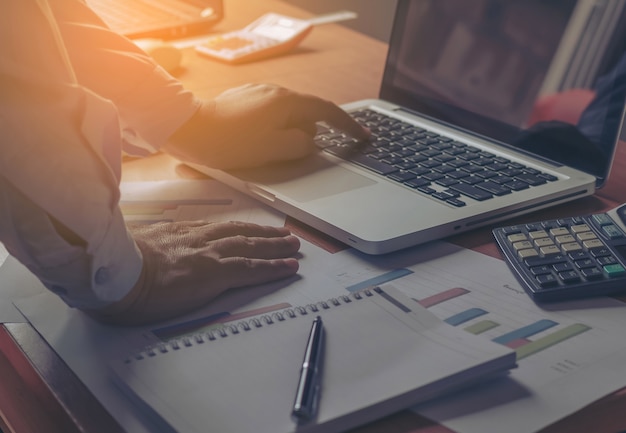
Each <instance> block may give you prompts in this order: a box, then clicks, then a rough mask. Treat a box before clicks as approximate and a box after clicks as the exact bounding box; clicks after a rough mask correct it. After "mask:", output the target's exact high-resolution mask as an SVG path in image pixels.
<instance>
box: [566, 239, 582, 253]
mask: <svg viewBox="0 0 626 433" xmlns="http://www.w3.org/2000/svg"><path fill="white" fill-rule="evenodd" d="M561 249H562V250H563V252H564V253H569V252H570V251H577V250H582V249H583V247H581V246H580V244H579V243H578V242H570V243H567V244H563V245H561Z"/></svg>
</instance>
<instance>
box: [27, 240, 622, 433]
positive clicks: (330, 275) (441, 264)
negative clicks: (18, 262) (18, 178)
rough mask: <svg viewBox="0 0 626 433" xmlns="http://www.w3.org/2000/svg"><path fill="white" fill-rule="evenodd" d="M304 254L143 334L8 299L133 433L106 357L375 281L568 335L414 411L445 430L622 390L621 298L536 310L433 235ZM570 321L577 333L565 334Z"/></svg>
mask: <svg viewBox="0 0 626 433" xmlns="http://www.w3.org/2000/svg"><path fill="white" fill-rule="evenodd" d="M302 256H303V258H302V260H301V271H300V275H299V277H297V278H293V279H292V280H290V281H283V282H279V283H274V284H270V285H265V286H261V287H258V288H249V289H242V290H237V291H233V292H231V293H228V294H227V295H226V296H224V297H222V298H221V299H220V300H219V301H217V302H216V303H214V304H213V305H211V306H210V307H209V308H206V309H204V310H202V311H199V312H197V313H196V314H194V315H191V316H188V317H185V318H182V319H181V320H178V321H170V322H169V323H163V324H158V325H154V326H151V327H144V328H141V329H139V328H133V329H115V328H108V327H103V326H101V325H98V324H95V323H93V322H92V321H90V320H89V319H87V318H85V317H84V316H83V315H82V314H81V313H80V312H77V311H72V310H70V309H68V308H67V307H66V306H65V305H64V304H63V303H62V302H57V301H56V298H54V297H53V296H52V295H50V294H48V293H46V294H44V295H41V296H39V297H35V298H30V299H27V300H21V301H18V306H19V308H20V310H21V311H22V312H23V313H24V314H25V315H26V317H28V319H29V320H30V321H31V323H32V324H33V325H34V326H35V328H36V329H37V330H38V331H39V332H40V333H42V335H43V336H44V337H45V338H46V340H47V341H48V342H49V343H50V344H51V345H52V347H54V348H55V350H57V352H58V353H59V354H60V355H61V357H62V358H63V359H64V360H65V361H66V362H67V363H68V365H69V366H70V367H71V368H72V369H73V370H74V371H75V372H76V373H77V375H78V376H79V377H80V378H81V379H82V380H83V381H84V382H85V383H86V384H87V386H88V387H89V388H90V389H91V390H92V391H93V392H94V394H95V395H96V396H98V398H100V399H101V401H102V402H103V404H105V406H106V407H107V408H108V409H109V410H110V411H111V413H112V414H113V415H114V416H115V417H116V418H117V419H118V420H119V421H120V422H121V423H122V424H123V425H124V427H125V428H127V429H128V431H131V432H134V431H138V432H139V431H141V432H143V431H145V430H143V429H145V426H143V425H142V424H141V423H140V422H138V421H137V418H136V417H137V414H136V413H133V412H132V411H130V409H129V407H128V405H127V404H124V402H123V401H122V402H120V396H119V395H118V394H117V392H116V390H115V389H114V388H113V387H112V386H111V384H110V383H109V382H107V376H106V375H105V372H106V366H105V359H106V354H107V353H121V352H123V351H125V350H127V349H129V348H130V347H133V346H135V347H136V346H140V345H143V344H145V343H149V342H153V341H154V339H155V338H157V336H160V337H161V338H169V337H172V336H178V335H183V334H184V333H186V332H190V331H193V330H195V329H198V326H200V327H201V326H202V318H204V317H207V316H210V315H214V314H217V313H219V312H220V311H228V312H230V313H231V314H236V313H240V314H245V312H247V311H250V310H253V309H256V308H270V309H271V308H272V307H273V306H275V305H278V304H280V303H284V302H287V303H293V304H294V305H296V304H301V303H303V302H306V301H307V300H319V299H325V298H328V297H332V296H337V295H340V294H344V293H346V290H348V289H357V288H359V287H362V286H363V285H369V284H374V283H375V284H385V283H388V282H390V283H392V284H393V285H394V286H395V287H397V288H399V289H400V290H402V291H403V292H405V293H406V294H408V295H409V296H411V297H413V298H414V299H416V300H418V301H420V303H426V304H430V306H429V307H428V308H429V310H431V311H432V312H433V313H435V314H436V315H437V316H439V317H440V318H442V319H444V320H446V319H447V320H449V321H450V320H451V319H452V318H455V320H456V321H457V322H458V321H459V320H465V321H463V322H462V323H460V324H459V325H457V326H463V327H468V326H476V327H480V326H481V324H479V322H483V323H482V324H484V323H485V322H486V321H490V322H493V323H492V324H491V326H494V325H493V324H495V325H497V326H494V327H492V328H491V329H489V330H487V331H485V332H484V333H483V334H482V335H483V336H484V337H485V338H497V337H501V336H503V335H505V334H506V333H508V332H512V331H515V330H520V329H524V328H525V327H527V326H529V325H530V326H531V327H535V328H538V329H541V331H540V332H538V333H535V334H533V335H528V336H526V337H525V340H527V341H526V343H531V342H532V341H535V340H539V339H540V338H542V337H548V338H553V339H554V338H555V335H556V336H558V335H559V334H558V333H559V332H560V333H563V332H564V333H565V334H566V335H569V336H570V338H561V339H560V340H559V341H557V342H552V343H551V344H549V345H548V347H545V348H543V349H541V350H538V351H537V352H536V353H534V354H531V355H528V356H526V357H525V358H523V359H521V360H520V361H519V368H517V369H516V370H514V371H513V372H512V374H511V375H510V376H509V377H507V378H505V379H502V380H498V381H495V382H491V383H487V384H484V385H481V386H479V387H475V388H473V389H470V390H468V391H466V392H463V393H460V394H457V395H456V396H454V397H448V398H444V399H442V400H440V401H437V402H434V403H433V404H430V405H428V406H422V407H419V408H415V410H416V411H418V412H419V413H422V414H424V415H426V416H428V417H429V418H431V419H434V420H437V421H440V422H442V423H443V424H444V425H446V426H448V427H449V428H451V429H453V430H456V431H458V432H462V433H473V432H480V433H484V432H486V431H502V426H507V427H506V431H507V432H516V433H523V432H534V431H537V430H539V429H540V428H542V427H545V426H547V425H549V424H551V423H553V422H555V421H557V420H559V419H560V418H562V417H564V416H566V415H568V414H570V413H572V412H574V411H576V410H578V409H580V408H582V407H584V406H586V405H587V404H589V403H591V402H593V401H595V400H596V399H598V398H601V397H602V396H604V395H607V394H609V393H611V392H613V391H615V390H617V389H620V388H622V387H624V386H626V375H624V374H623V366H624V365H626V349H625V341H624V339H623V337H622V335H623V330H624V329H626V314H625V313H626V306H625V305H624V304H622V303H621V302H619V301H616V300H613V299H608V298H600V299H594V300H586V301H576V302H570V303H565V304H558V305H554V306H553V310H551V311H549V310H546V309H542V308H539V307H538V306H537V305H535V304H534V303H533V302H532V301H531V300H530V298H528V296H527V295H526V294H525V293H524V292H523V291H522V289H521V288H520V286H519V285H518V284H517V282H516V281H515V280H514V278H513V277H512V274H511V273H510V272H509V271H508V268H507V267H506V266H505V264H504V263H503V262H501V261H500V260H497V259H494V258H491V257H488V256H485V255H482V254H480V253H477V252H473V251H471V250H464V249H460V248H458V247H455V246H452V245H450V244H446V243H443V242H435V243H431V244H428V245H425V246H422V247H417V248H413V249H409V250H406V251H402V252H399V253H394V254H390V255H386V256H382V257H371V256H366V255H363V254H361V253H358V252H356V251H354V250H346V251H343V252H340V253H337V254H329V253H326V252H324V251H322V250H320V249H319V248H317V247H314V246H312V245H310V244H308V243H307V242H304V241H303V248H302ZM320 270H324V271H323V272H321V271H320ZM472 314H473V315H474V316H473V318H471V319H468V318H469V317H472ZM214 317H215V316H214ZM459 317H460V318H461V319H459ZM463 318H465V319H463ZM176 325H179V326H176ZM192 325H193V326H192ZM572 326H573V327H575V328H576V327H577V328H576V329H578V333H575V332H571V329H574V328H572ZM553 334H554V335H553ZM522 340H524V338H518V339H517V340H516V344H521V345H523V344H524V341H522ZM557 340H558V339H557ZM86 347H87V348H91V349H89V350H85V348H86ZM416 368H418V367H416ZM564 396H567V398H564Z"/></svg>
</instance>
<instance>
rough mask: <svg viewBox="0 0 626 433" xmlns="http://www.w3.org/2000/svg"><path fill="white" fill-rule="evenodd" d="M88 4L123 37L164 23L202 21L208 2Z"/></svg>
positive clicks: (107, 0) (104, 0)
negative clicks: (204, 8)
mask: <svg viewBox="0 0 626 433" xmlns="http://www.w3.org/2000/svg"><path fill="white" fill-rule="evenodd" d="M87 4H88V5H89V6H91V7H93V8H94V9H95V10H96V12H97V13H98V14H99V15H101V16H102V18H103V19H104V20H105V21H106V23H107V24H108V25H109V26H110V27H111V28H114V29H115V30H116V31H118V32H120V33H122V34H125V33H127V32H132V31H135V30H137V28H142V29H143V28H150V27H151V26H154V25H160V24H163V23H168V24H169V25H174V24H176V23H177V22H187V21H189V20H190V19H193V20H196V19H198V18H199V11H200V10H202V8H203V7H206V2H202V1H199V0H192V1H189V2H181V1H175V0H160V1H158V2H153V1H151V0H133V1H130V0H128V1H125V2H119V1H111V0H87Z"/></svg>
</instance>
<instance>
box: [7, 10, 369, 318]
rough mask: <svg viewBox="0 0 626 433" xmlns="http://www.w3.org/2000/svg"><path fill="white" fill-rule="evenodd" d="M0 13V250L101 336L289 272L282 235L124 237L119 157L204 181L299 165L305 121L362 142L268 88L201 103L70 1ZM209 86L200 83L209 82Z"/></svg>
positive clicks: (300, 98)
mask: <svg viewBox="0 0 626 433" xmlns="http://www.w3.org/2000/svg"><path fill="white" fill-rule="evenodd" d="M2 9H3V11H2V14H0V74H1V77H0V86H1V95H2V97H1V106H0V137H1V138H0V140H1V147H0V241H1V242H2V243H4V245H5V246H6V248H7V249H8V251H9V252H10V253H11V254H12V255H13V256H14V257H16V258H17V259H18V260H19V261H20V262H21V263H23V264H24V265H25V266H26V267H27V268H28V269H29V270H30V271H32V272H33V273H34V274H35V275H36V276H37V277H38V278H39V279H40V280H41V281H42V282H43V284H44V285H45V286H46V287H47V288H48V289H50V290H51V291H53V292H54V293H56V294H58V295H59V296H60V297H61V298H62V299H63V300H64V301H65V302H66V303H67V304H68V305H69V306H71V307H75V308H79V309H81V310H84V311H86V312H87V313H89V314H91V315H92V316H94V317H96V318H98V319H100V320H104V321H108V322H113V323H120V324H136V323H145V322H149V321H154V320H160V319H166V318H170V317H172V316H175V315H178V314H182V313H185V312H188V311H190V310H193V309H195V308H198V307H200V306H202V305H204V304H206V303H207V302H209V301H211V300H212V299H213V298H214V297H216V296H217V295H219V294H220V293H222V292H223V291H225V290H228V289H231V288H235V287H242V286H248V285H254V284H259V283H264V282H268V281H272V280H276V279H280V278H286V277H289V276H291V275H293V274H294V273H296V272H297V269H298V263H297V261H296V259H295V258H293V256H294V254H295V253H296V252H297V251H298V249H299V241H298V239H297V238H296V237H294V236H292V235H291V234H290V233H289V231H288V230H286V229H285V228H281V227H264V226H258V225H255V224H249V223H240V222H231V223H211V222H207V221H193V222H178V223H163V224H155V225H149V226H136V227H127V225H126V224H125V222H124V220H123V218H122V215H121V213H120V210H119V207H118V201H119V181H120V175H121V158H122V155H123V152H126V153H128V154H132V155H149V154H151V153H153V152H156V151H163V152H168V153H170V154H171V155H173V156H175V157H177V158H179V159H181V160H183V161H192V162H195V163H201V164H207V165H211V166H214V167H216V168H233V167H243V166H252V165H257V164H264V163H267V162H270V161H276V160H287V159H294V158H300V157H302V156H305V155H307V154H309V153H310V152H312V151H313V150H314V144H313V139H312V137H313V135H314V133H315V123H316V122H317V121H321V120H325V121H327V122H330V123H331V124H334V125H335V126H337V127H339V128H342V129H344V130H345V131H347V132H348V133H351V134H352V135H354V136H355V137H365V136H366V135H367V133H366V131H364V130H363V129H362V128H361V127H360V126H358V125H357V124H356V123H355V122H354V121H353V120H352V119H351V118H350V117H349V116H348V115H347V114H346V113H344V112H343V111H342V110H341V109H340V108H338V107H337V106H335V105H334V104H332V103H329V102H327V101H324V100H321V99H319V98H317V97H314V96H310V95H301V94H297V93H295V92H292V91H289V90H287V89H284V88H281V87H277V86H272V85H249V86H244V87H241V88H237V89H233V90H231V91H228V92H225V93H223V94H222V95H220V96H218V97H216V98H215V99H213V100H203V99H199V98H197V97H196V96H194V95H193V94H191V93H190V92H189V91H187V90H185V89H184V88H183V86H182V85H181V84H180V83H179V82H178V81H176V80H175V79H174V78H172V77H171V76H170V75H168V74H167V73H166V72H165V71H164V70H163V69H161V68H160V67H159V66H157V65H156V64H155V62H154V61H153V60H151V59H150V58H149V57H148V56H147V55H146V54H145V53H143V52H142V51H141V50H139V49H138V48H137V47H136V46H135V45H134V44H132V43H131V42H129V41H128V40H126V39H125V38H123V37H121V36H119V35H117V34H115V33H113V32H111V31H110V30H109V29H108V28H107V27H106V26H105V24H104V23H103V22H102V21H101V20H100V19H99V18H98V17H97V16H96V15H95V14H94V13H93V12H92V11H91V10H90V9H89V8H88V7H87V6H86V5H85V3H84V2H83V1H81V0H55V1H50V0H7V1H6V2H4V3H3V6H2ZM207 79H210V77H208V78H207Z"/></svg>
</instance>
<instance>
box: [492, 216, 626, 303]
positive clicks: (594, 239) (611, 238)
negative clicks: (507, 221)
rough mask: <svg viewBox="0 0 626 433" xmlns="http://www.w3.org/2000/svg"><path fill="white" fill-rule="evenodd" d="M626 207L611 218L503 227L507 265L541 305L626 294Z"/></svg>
mask: <svg viewBox="0 0 626 433" xmlns="http://www.w3.org/2000/svg"><path fill="white" fill-rule="evenodd" d="M625 221H626V204H622V205H621V206H618V207H616V208H614V209H612V210H610V211H608V212H606V213H597V214H591V215H586V216H577V217H571V218H561V219H555V220H546V221H540V222H535V223H531V224H521V225H513V226H508V227H499V228H496V229H494V230H493V235H494V237H495V239H496V241H497V243H498V246H499V247H500V250H501V251H502V253H503V255H504V258H505V261H506V262H507V263H508V265H509V266H510V268H511V269H512V270H513V273H514V274H515V276H516V277H517V279H518V280H519V281H520V283H521V284H522V286H523V287H524V289H525V290H526V292H527V293H528V294H529V295H530V296H531V297H532V298H533V299H535V300H537V301H564V300H569V299H573V298H582V297H589V296H603V295H616V294H620V293H624V294H626V223H625Z"/></svg>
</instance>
